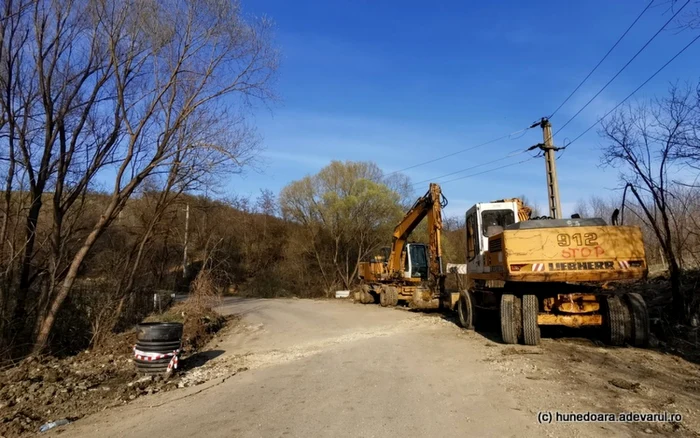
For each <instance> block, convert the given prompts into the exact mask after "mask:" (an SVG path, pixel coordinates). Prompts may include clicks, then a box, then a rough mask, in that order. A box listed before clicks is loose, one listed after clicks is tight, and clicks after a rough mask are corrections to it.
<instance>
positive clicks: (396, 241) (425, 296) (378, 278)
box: [354, 183, 447, 309]
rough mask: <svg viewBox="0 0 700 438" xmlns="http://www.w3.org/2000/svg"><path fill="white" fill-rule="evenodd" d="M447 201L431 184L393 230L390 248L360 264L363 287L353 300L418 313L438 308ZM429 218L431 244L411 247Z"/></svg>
mask: <svg viewBox="0 0 700 438" xmlns="http://www.w3.org/2000/svg"><path fill="white" fill-rule="evenodd" d="M446 205H447V200H446V198H445V197H444V196H443V195H442V191H441V189H440V186H439V185H438V184H434V183H431V184H430V188H429V189H428V192H427V193H426V194H425V195H424V196H421V197H420V198H419V199H418V200H417V201H416V202H415V203H414V204H413V206H412V207H411V208H410V210H409V211H408V212H407V213H406V214H405V215H404V217H403V219H402V220H401V222H399V224H398V225H397V226H396V228H395V229H394V233H393V239H392V244H391V247H388V248H382V251H381V253H380V254H377V255H374V256H372V257H371V258H370V259H369V260H368V261H363V262H360V267H359V277H360V280H361V285H360V287H359V288H358V289H357V290H355V292H354V295H355V296H354V298H355V300H356V301H360V302H362V303H365V304H368V303H375V302H377V301H378V302H379V303H380V304H381V305H382V306H384V307H386V306H396V305H397V304H399V303H401V304H408V305H409V306H410V307H413V308H418V309H430V308H437V307H438V306H439V305H440V296H441V295H442V294H443V293H444V289H445V273H444V272H443V267H442V246H441V242H440V237H441V233H442V209H443V208H444V207H445V206H446ZM426 217H427V220H428V232H429V235H430V237H429V241H428V244H425V243H409V242H408V239H409V237H410V235H411V233H412V232H413V230H415V229H416V227H417V226H418V225H419V224H420V223H421V222H422V221H423V220H424V219H425V218H426Z"/></svg>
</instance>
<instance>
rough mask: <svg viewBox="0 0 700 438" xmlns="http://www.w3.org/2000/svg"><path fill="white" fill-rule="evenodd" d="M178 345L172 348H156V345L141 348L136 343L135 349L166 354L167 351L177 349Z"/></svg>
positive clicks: (170, 351)
mask: <svg viewBox="0 0 700 438" xmlns="http://www.w3.org/2000/svg"><path fill="white" fill-rule="evenodd" d="M179 348H180V346H179V345H178V346H177V347H174V348H170V347H168V348H157V347H151V348H143V347H141V346H139V345H138V344H136V349H137V350H139V351H143V352H144V353H158V354H167V353H172V352H173V351H175V350H177V349H179Z"/></svg>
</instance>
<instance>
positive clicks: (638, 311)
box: [623, 293, 649, 347]
mask: <svg viewBox="0 0 700 438" xmlns="http://www.w3.org/2000/svg"><path fill="white" fill-rule="evenodd" d="M623 298H624V301H625V304H627V308H628V309H629V313H630V319H631V323H630V343H631V344H632V345H634V346H635V347H646V346H647V345H648V344H649V311H648V310H647V305H646V303H645V302H644V298H642V296H641V295H639V294H638V293H629V294H625V295H624V297H623Z"/></svg>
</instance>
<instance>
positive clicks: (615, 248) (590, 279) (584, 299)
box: [443, 199, 649, 346]
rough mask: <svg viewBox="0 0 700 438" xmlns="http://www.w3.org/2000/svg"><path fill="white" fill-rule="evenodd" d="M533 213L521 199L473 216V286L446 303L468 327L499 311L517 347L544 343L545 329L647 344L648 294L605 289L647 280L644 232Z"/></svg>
mask: <svg viewBox="0 0 700 438" xmlns="http://www.w3.org/2000/svg"><path fill="white" fill-rule="evenodd" d="M531 215H532V210H531V209H530V208H528V207H527V206H524V205H523V203H522V202H521V201H520V200H518V199H504V200H499V201H494V202H487V203H479V204H476V205H474V206H473V207H472V208H471V209H469V210H468V211H467V212H466V217H465V219H466V220H465V226H466V237H467V248H466V249H467V279H468V284H469V286H468V288H466V290H463V291H461V292H460V293H459V295H458V296H457V299H456V300H455V296H454V294H448V295H443V300H444V301H445V302H444V303H443V306H444V307H449V308H452V309H454V310H456V311H457V314H458V317H459V321H460V324H461V325H462V326H463V327H465V328H473V326H474V321H475V318H481V317H484V316H486V315H488V314H491V315H493V314H494V313H495V314H497V315H498V317H499V318H500V325H501V334H502V338H503V341H504V342H505V343H509V344H515V343H518V342H521V343H524V344H526V345H537V344H539V342H540V329H541V327H544V326H566V327H575V328H578V327H600V328H602V329H603V332H604V333H605V335H606V337H607V340H608V341H609V343H610V344H612V345H622V344H624V343H629V344H632V345H635V346H645V345H646V344H647V342H648V340H649V316H648V312H647V308H646V304H645V302H644V300H643V299H642V297H641V296H640V295H639V294H636V293H627V294H621V295H619V294H614V293H613V292H612V291H611V290H609V289H606V288H605V285H606V283H607V282H610V281H618V280H637V279H641V278H644V277H645V276H646V275H647V262H646V257H645V252H644V242H643V240H642V233H641V230H640V229H639V227H632V226H621V225H608V224H607V223H606V222H605V221H604V220H603V219H600V218H591V219H583V218H578V217H574V218H571V219H552V218H532V217H531ZM613 223H615V221H614V220H613Z"/></svg>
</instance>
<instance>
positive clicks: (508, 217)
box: [466, 200, 521, 273]
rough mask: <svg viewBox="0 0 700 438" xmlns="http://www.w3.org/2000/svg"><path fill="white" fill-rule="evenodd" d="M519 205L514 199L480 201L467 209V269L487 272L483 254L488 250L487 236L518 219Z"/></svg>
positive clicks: (494, 233) (496, 232) (499, 231)
mask: <svg viewBox="0 0 700 438" xmlns="http://www.w3.org/2000/svg"><path fill="white" fill-rule="evenodd" d="M520 209H521V205H520V204H519V203H518V202H517V201H515V200H512V201H510V200H508V201H497V202H482V203H480V204H476V205H475V206H473V207H472V208H470V209H469V210H468V211H467V216H466V225H467V269H468V271H469V272H472V273H475V272H488V269H489V268H488V267H487V266H485V263H484V254H485V253H486V251H487V250H489V237H491V236H494V235H496V234H499V233H501V232H503V230H504V229H505V227H506V226H508V225H511V224H514V223H516V222H518V221H519V217H518V216H519V215H518V212H519V211H520Z"/></svg>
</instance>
